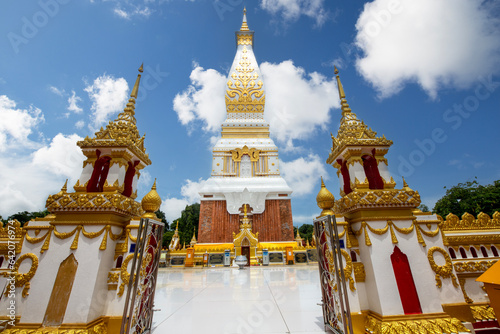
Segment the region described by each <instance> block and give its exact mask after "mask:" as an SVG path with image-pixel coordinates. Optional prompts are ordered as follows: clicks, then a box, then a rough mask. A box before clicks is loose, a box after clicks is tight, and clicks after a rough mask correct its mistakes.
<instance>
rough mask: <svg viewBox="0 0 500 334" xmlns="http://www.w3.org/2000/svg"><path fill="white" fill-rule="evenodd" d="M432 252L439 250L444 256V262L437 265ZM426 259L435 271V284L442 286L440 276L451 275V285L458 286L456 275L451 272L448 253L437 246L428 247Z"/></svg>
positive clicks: (451, 266)
mask: <svg viewBox="0 0 500 334" xmlns="http://www.w3.org/2000/svg"><path fill="white" fill-rule="evenodd" d="M434 252H439V253H441V254H442V255H443V256H444V259H445V261H446V263H445V264H444V265H442V266H438V265H437V264H436V261H434ZM427 259H428V260H429V264H430V265H431V268H432V270H433V271H434V272H435V273H436V286H437V287H438V288H440V287H441V286H442V282H441V277H442V278H449V277H451V282H452V283H453V286H454V287H456V288H458V283H457V277H456V276H455V274H453V264H452V262H451V258H450V256H449V255H448V253H447V252H446V251H445V250H444V249H442V248H439V247H437V246H435V247H431V248H429V250H428V251H427Z"/></svg>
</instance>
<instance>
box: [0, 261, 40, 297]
mask: <svg viewBox="0 0 500 334" xmlns="http://www.w3.org/2000/svg"><path fill="white" fill-rule="evenodd" d="M26 259H30V260H31V267H30V270H28V272H27V273H24V274H21V273H19V266H20V265H21V263H22V262H23V261H24V260H26ZM37 268H38V257H37V256H36V255H35V254H33V253H26V254H23V255H21V256H20V257H19V259H17V261H16V263H15V264H14V267H13V269H12V272H4V273H1V274H2V275H3V276H4V277H9V276H11V275H12V274H14V279H15V286H16V288H21V287H24V288H23V292H22V295H23V298H26V297H27V296H28V295H29V289H30V281H31V279H32V278H33V276H35V273H36V270H37ZM9 292H10V290H9V289H6V291H5V296H8V294H9Z"/></svg>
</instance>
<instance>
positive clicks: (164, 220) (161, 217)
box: [155, 210, 169, 231]
mask: <svg viewBox="0 0 500 334" xmlns="http://www.w3.org/2000/svg"><path fill="white" fill-rule="evenodd" d="M155 215H156V217H158V219H159V220H160V221H161V222H162V223H163V224H165V231H168V228H169V224H168V221H167V218H166V217H165V212H163V211H161V210H158V211H156V212H155Z"/></svg>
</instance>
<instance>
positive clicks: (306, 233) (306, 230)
mask: <svg viewBox="0 0 500 334" xmlns="http://www.w3.org/2000/svg"><path fill="white" fill-rule="evenodd" d="M298 229H299V234H300V237H301V238H302V239H304V240H309V242H310V241H311V240H312V235H313V233H314V226H313V225H312V224H302V225H301V226H300V227H299V228H298ZM293 236H294V239H295V237H296V236H297V228H296V227H295V226H294V227H293Z"/></svg>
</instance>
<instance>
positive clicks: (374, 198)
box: [333, 189, 420, 214]
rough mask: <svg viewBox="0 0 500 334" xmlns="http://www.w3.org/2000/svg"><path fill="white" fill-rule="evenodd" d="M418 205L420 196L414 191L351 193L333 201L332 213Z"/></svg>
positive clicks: (390, 190) (394, 190) (392, 190)
mask: <svg viewBox="0 0 500 334" xmlns="http://www.w3.org/2000/svg"><path fill="white" fill-rule="evenodd" d="M419 205H420V194H419V193H418V191H416V190H411V189H408V190H405V189H401V190H398V189H389V190H373V191H353V192H351V193H349V194H348V195H345V196H343V197H342V198H340V199H338V200H337V201H335V206H334V209H333V211H334V212H336V213H338V214H345V213H348V212H350V211H352V210H354V209H359V208H374V207H387V206H390V207H400V208H414V207H417V206H419Z"/></svg>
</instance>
